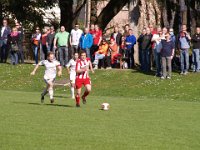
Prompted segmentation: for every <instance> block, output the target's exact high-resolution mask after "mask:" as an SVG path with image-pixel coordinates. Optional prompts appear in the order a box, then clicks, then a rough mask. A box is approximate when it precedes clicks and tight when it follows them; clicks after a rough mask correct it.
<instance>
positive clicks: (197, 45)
mask: <svg viewBox="0 0 200 150" xmlns="http://www.w3.org/2000/svg"><path fill="white" fill-rule="evenodd" d="M192 45H193V51H192V61H193V72H199V70H200V61H199V54H200V27H197V28H196V33H195V34H194V35H193V36H192Z"/></svg>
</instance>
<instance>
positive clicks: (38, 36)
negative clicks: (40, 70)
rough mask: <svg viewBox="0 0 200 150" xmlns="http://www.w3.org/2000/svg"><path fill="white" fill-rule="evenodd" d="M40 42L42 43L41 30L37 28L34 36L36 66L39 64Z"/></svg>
mask: <svg viewBox="0 0 200 150" xmlns="http://www.w3.org/2000/svg"><path fill="white" fill-rule="evenodd" d="M40 42H41V33H40V28H39V27H36V30H35V33H34V34H33V35H32V43H33V53H34V59H35V64H38V50H39V48H40Z"/></svg>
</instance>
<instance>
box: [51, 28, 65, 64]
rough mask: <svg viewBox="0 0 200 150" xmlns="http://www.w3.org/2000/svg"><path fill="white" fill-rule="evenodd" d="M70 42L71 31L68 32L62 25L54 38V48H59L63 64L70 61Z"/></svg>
mask: <svg viewBox="0 0 200 150" xmlns="http://www.w3.org/2000/svg"><path fill="white" fill-rule="evenodd" d="M68 42H69V32H66V31H65V27H64V26H61V27H60V31H59V32H58V33H56V35H55V39H54V48H55V49H56V48H58V55H59V60H60V64H61V66H65V65H66V64H67V63H68V53H69V52H68Z"/></svg>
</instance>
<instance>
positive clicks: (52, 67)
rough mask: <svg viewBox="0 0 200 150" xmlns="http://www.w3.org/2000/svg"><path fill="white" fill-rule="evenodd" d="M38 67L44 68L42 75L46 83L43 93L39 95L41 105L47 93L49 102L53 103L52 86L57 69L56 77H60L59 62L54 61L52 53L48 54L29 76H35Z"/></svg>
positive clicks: (60, 68)
mask: <svg viewBox="0 0 200 150" xmlns="http://www.w3.org/2000/svg"><path fill="white" fill-rule="evenodd" d="M40 65H44V66H45V68H46V69H45V73H44V80H45V83H46V88H45V89H44V91H43V93H42V94H41V103H43V102H44V96H45V95H46V94H47V93H48V92H49V96H50V102H51V103H53V102H54V98H53V84H54V81H55V78H56V73H57V70H56V68H58V76H61V75H62V67H61V65H60V62H58V61H57V60H55V57H54V53H53V52H49V53H48V55H47V60H43V61H41V62H40V63H39V64H37V65H36V66H35V68H34V70H33V71H32V72H31V75H35V72H36V71H37V69H38V68H39V66H40Z"/></svg>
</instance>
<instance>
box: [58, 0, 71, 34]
mask: <svg viewBox="0 0 200 150" xmlns="http://www.w3.org/2000/svg"><path fill="white" fill-rule="evenodd" d="M59 6H60V13H61V14H60V15H61V17H60V19H61V20H60V25H61V26H65V28H66V31H70V30H71V29H72V23H73V21H72V20H73V0H59Z"/></svg>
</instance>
